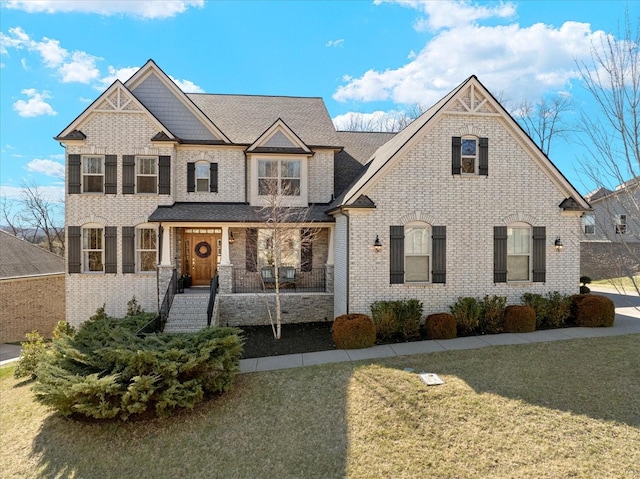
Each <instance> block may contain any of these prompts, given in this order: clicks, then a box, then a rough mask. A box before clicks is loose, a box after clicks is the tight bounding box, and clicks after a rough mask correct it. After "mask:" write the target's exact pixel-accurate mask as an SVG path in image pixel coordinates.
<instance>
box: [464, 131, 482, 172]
mask: <svg viewBox="0 0 640 479" xmlns="http://www.w3.org/2000/svg"><path fill="white" fill-rule="evenodd" d="M461 151H462V156H461V161H460V172H461V173H462V174H469V175H474V174H477V172H478V170H477V164H478V161H477V160H478V139H477V138H462V150H461Z"/></svg>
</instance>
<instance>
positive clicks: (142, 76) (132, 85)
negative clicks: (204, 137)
mask: <svg viewBox="0 0 640 479" xmlns="http://www.w3.org/2000/svg"><path fill="white" fill-rule="evenodd" d="M154 74H155V76H156V78H158V79H159V80H160V81H161V82H162V84H164V85H165V86H166V87H167V88H168V89H169V91H171V92H172V93H173V94H174V95H175V96H176V98H178V100H180V102H181V103H182V104H183V105H184V106H185V107H186V108H187V109H188V110H189V111H191V113H193V114H194V115H195V116H196V118H197V119H198V120H200V122H201V123H202V124H203V125H204V126H205V128H207V130H209V132H210V133H211V134H212V135H213V136H215V137H216V138H219V139H220V140H222V141H224V142H225V143H231V140H229V138H227V136H226V135H225V134H224V133H222V131H221V130H220V129H218V127H217V126H216V125H215V124H214V123H213V121H211V119H210V118H209V117H208V116H207V115H205V114H204V113H203V112H202V110H200V108H198V107H197V106H196V105H195V103H193V101H191V100H190V99H189V97H187V95H185V93H184V92H183V91H182V90H181V89H180V88H178V85H176V84H175V83H174V82H173V80H171V78H169V76H168V75H167V74H166V73H165V72H163V71H162V69H160V67H158V65H156V63H155V62H154V61H153V60H149V61H148V62H147V63H145V64H144V66H143V67H142V68H140V69H139V70H138V71H137V72H136V73H134V74H133V76H132V77H131V78H129V79H128V80H127V81H126V82H125V83H124V85H125V86H126V87H127V88H129V89H130V90H135V89H136V87H137V86H138V85H140V84H141V83H142V82H143V81H144V80H146V79H147V78H148V77H149V76H150V75H154Z"/></svg>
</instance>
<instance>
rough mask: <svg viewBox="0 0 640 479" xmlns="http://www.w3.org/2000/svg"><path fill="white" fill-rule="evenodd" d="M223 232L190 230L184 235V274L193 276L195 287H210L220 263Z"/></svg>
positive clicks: (186, 230)
mask: <svg viewBox="0 0 640 479" xmlns="http://www.w3.org/2000/svg"><path fill="white" fill-rule="evenodd" d="M221 239H222V231H221V230H219V229H215V228H188V229H185V233H184V247H183V263H182V264H183V265H184V267H183V270H184V271H183V272H184V273H185V274H186V273H188V274H190V275H191V284H192V285H193V286H208V285H209V282H210V281H211V278H213V276H214V275H215V274H216V271H217V269H218V264H219V263H220V254H221Z"/></svg>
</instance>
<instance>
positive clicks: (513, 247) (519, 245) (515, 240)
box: [507, 224, 531, 281]
mask: <svg viewBox="0 0 640 479" xmlns="http://www.w3.org/2000/svg"><path fill="white" fill-rule="evenodd" d="M530 264H531V227H530V226H529V225H525V224H522V225H519V224H515V225H513V226H509V227H508V228H507V281H529V271H530V270H531V267H530Z"/></svg>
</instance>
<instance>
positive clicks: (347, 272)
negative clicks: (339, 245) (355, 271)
mask: <svg viewBox="0 0 640 479" xmlns="http://www.w3.org/2000/svg"><path fill="white" fill-rule="evenodd" d="M345 216H346V217H347V271H346V274H347V284H346V289H347V291H346V293H347V314H349V283H350V279H351V278H350V276H349V263H350V261H349V244H350V242H351V241H350V236H349V215H345ZM334 294H335V291H334Z"/></svg>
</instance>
